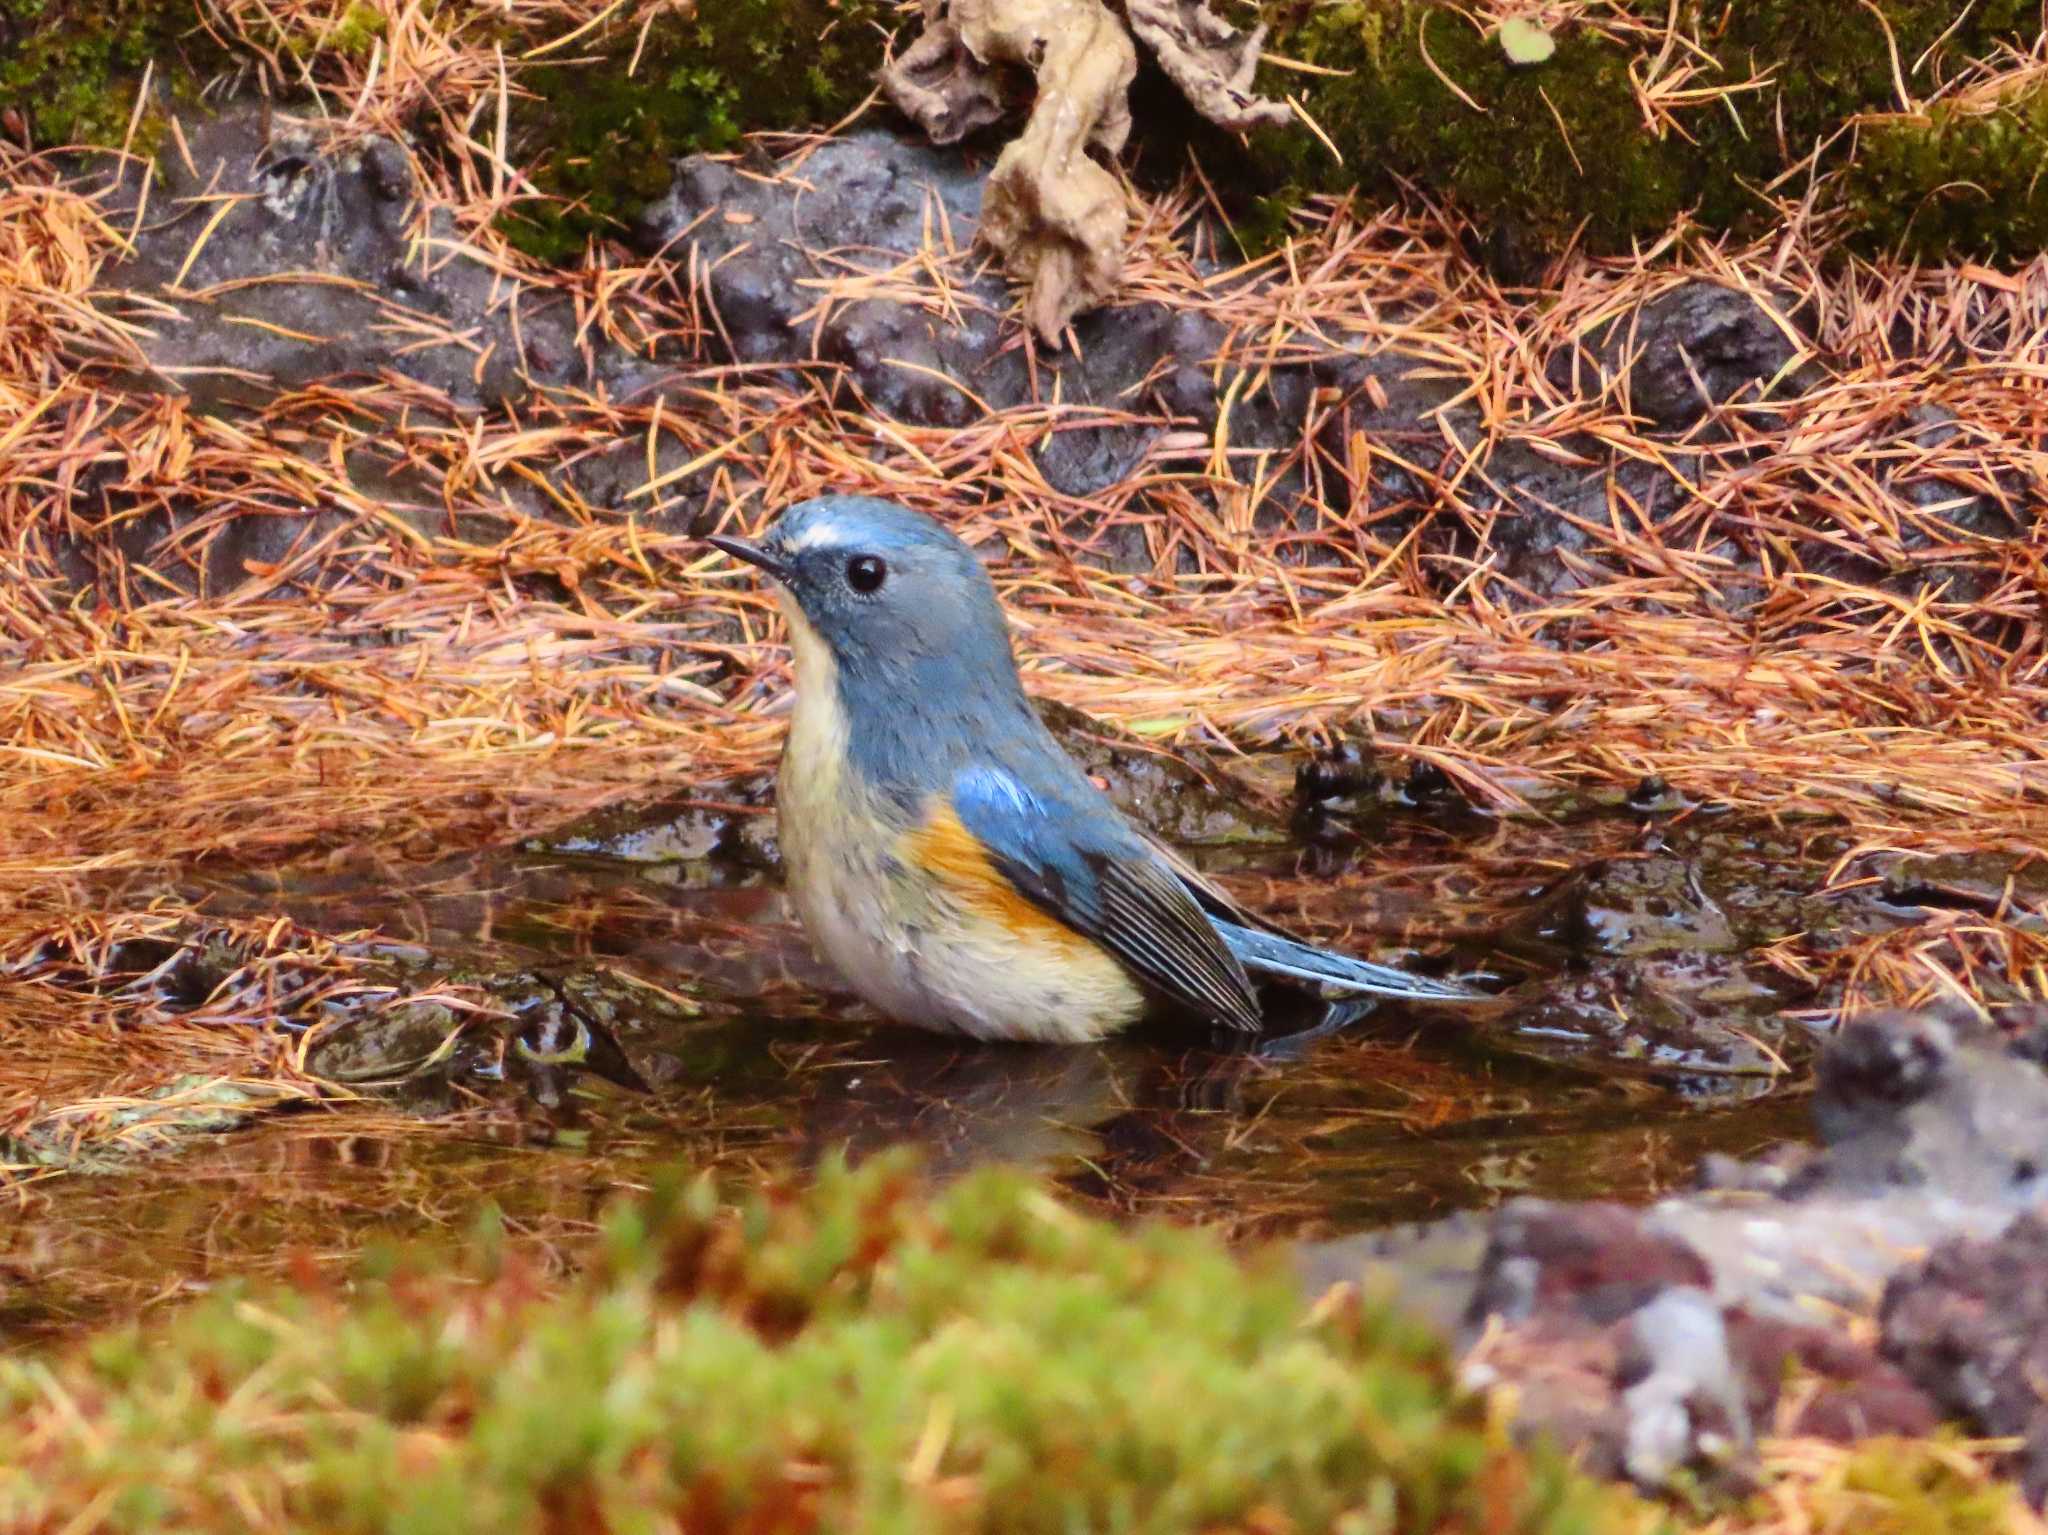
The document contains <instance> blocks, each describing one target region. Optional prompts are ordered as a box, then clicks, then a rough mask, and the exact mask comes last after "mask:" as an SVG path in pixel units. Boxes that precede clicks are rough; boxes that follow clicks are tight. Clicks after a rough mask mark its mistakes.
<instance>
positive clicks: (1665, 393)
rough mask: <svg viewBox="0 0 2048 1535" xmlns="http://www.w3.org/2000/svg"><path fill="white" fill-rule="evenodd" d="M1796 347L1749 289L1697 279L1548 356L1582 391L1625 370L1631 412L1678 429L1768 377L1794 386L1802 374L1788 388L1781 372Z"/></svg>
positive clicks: (1561, 380)
mask: <svg viewBox="0 0 2048 1535" xmlns="http://www.w3.org/2000/svg"><path fill="white" fill-rule="evenodd" d="M1782 312H1783V311H1781V313H1782ZM1798 352H1799V349H1798V348H1797V347H1795V345H1794V343H1793V339H1792V337H1790V336H1788V335H1787V334H1786V332H1785V329H1784V327H1782V326H1780V324H1779V323H1778V321H1777V320H1775V319H1773V318H1772V316H1771V315H1770V313H1769V312H1767V311H1766V310H1765V309H1764V307H1763V305H1762V304H1760V303H1758V302H1757V300H1756V299H1754V298H1752V297H1751V296H1750V295H1749V294H1747V293H1743V292H1741V291H1739V290H1737V289H1734V288H1724V287H1721V286H1719V285H1718V284H1715V283H1709V282H1698V281H1694V282H1688V283H1685V284H1682V285H1681V286H1679V287H1677V288H1674V289H1673V290H1671V291H1670V292H1669V293H1666V294H1663V295H1661V296H1659V297H1657V298H1655V299H1652V300H1651V301H1650V302H1649V303H1647V304H1645V305H1643V306H1642V308H1641V309H1639V310H1637V311H1635V312H1634V313H1633V314H1630V315H1624V316H1620V317H1618V318H1616V319H1614V320H1612V321H1610V322H1608V323H1607V324H1606V325H1605V326H1602V327H1600V328H1598V329H1596V330H1595V331H1594V332H1592V334H1591V335H1590V336H1588V337H1587V339H1586V341H1585V342H1584V343H1582V344H1580V346H1578V347H1577V348H1574V349H1568V350H1566V351H1565V352H1562V353H1560V354H1559V355H1558V356H1557V357H1555V358H1553V359H1552V360H1551V363H1550V368H1549V372H1550V376H1551V378H1552V380H1553V381H1554V382H1556V383H1558V384H1559V385H1560V386H1562V387H1566V388H1570V389H1573V390H1575V391H1578V392H1584V393H1592V392H1594V391H1595V390H1597V389H1598V388H1599V387H1601V386H1602V385H1604V384H1606V383H1607V382H1609V381H1611V380H1614V379H1618V378H1621V377H1622V376H1623V375H1624V374H1625V375H1626V377H1627V383H1628V401H1629V405H1630V406H1631V408H1632V409H1633V410H1634V412H1635V413H1636V414H1637V415H1639V416H1645V417H1647V418H1648V419H1650V420H1651V421H1654V422H1656V423H1657V424H1658V425H1659V426H1662V427H1666V428H1670V429H1673V430H1677V429H1682V428H1685V427H1688V426H1691V425H1692V424H1693V423H1694V422H1696V421H1698V420H1699V419H1700V418H1701V417H1702V416H1704V415H1706V414H1707V413H1708V412H1709V411H1710V410H1713V409H1714V408H1716V407H1717V406H1721V405H1727V404H1731V403H1742V402H1746V403H1752V404H1753V403H1756V402H1757V401H1758V400H1760V399H1761V398H1763V396H1764V394H1765V392H1766V390H1767V389H1769V388H1770V386H1772V385H1773V384H1779V385H1780V386H1781V387H1780V389H1779V390H1778V391H1777V392H1781V393H1796V392H1798V386H1799V383H1800V381H1799V380H1791V381H1790V382H1791V383H1792V384H1793V387H1792V388H1791V389H1785V388H1783V387H1782V385H1783V384H1784V383H1785V382H1787V381H1786V380H1783V379H1781V375H1783V374H1784V373H1785V372H1786V369H1787V367H1788V365H1789V364H1791V362H1792V360H1793V359H1794V358H1795V357H1796V356H1798Z"/></svg>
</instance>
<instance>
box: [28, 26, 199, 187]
mask: <svg viewBox="0 0 2048 1535" xmlns="http://www.w3.org/2000/svg"><path fill="white" fill-rule="evenodd" d="M152 62H154V63H155V65H156V72H155V78H156V80H157V82H158V83H159V84H161V85H163V86H165V87H166V88H167V89H170V90H174V91H179V92H183V93H186V94H189V93H190V92H191V91H192V89H193V87H194V86H195V84H196V83H197V82H198V81H199V79H200V78H201V77H202V76H203V74H204V73H205V72H206V71H207V70H209V69H212V68H214V67H217V66H218V64H219V62H220V51H219V49H218V47H217V46H216V45H215V44H214V43H213V42H212V41H211V39H209V38H208V37H207V36H206V34H205V33H204V32H203V31H202V30H201V29H200V27H199V13H198V9H197V7H196V5H195V3H194V0H109V3H106V4H90V3H87V0H0V109H5V108H12V109H14V110H15V111H17V112H19V113H20V114H21V115H22V117H23V118H25V119H26V120H27V122H28V126H29V131H30V133H31V134H32V135H33V137H34V140H35V143H36V145H37V147H39V148H44V149H48V148H54V147H57V146H60V145H65V144H99V145H107V144H119V143H121V142H122V140H123V139H124V137H125V136H126V134H127V131H128V123H129V120H130V119H131V118H132V117H133V116H134V113H135V93H136V91H137V89H138V88H139V86H140V84H141V81H142V75H143V71H144V68H145V66H147V65H149V64H150V63H152ZM161 132H162V124H161V122H160V121H159V119H158V117H157V115H156V113H155V112H154V110H149V111H146V112H145V113H144V116H143V120H142V123H141V126H140V127H139V129H138V131H137V135H136V137H137V147H138V148H140V149H142V150H144V151H145V152H147V151H148V150H150V149H152V148H154V146H155V143H156V139H157V137H158V135H159V134H160V133H161Z"/></svg>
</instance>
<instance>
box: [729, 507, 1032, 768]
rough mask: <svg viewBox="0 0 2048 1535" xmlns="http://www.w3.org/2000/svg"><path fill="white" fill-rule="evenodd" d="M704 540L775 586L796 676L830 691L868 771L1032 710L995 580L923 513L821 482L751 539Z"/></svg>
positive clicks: (929, 756)
mask: <svg viewBox="0 0 2048 1535" xmlns="http://www.w3.org/2000/svg"><path fill="white" fill-rule="evenodd" d="M710 542H711V543H713V544H715V545H717V546H718V547H719V548H720V549H723V550H725V551H726V553H728V554H731V555H735V556H737V557H738V558H740V559H743V560H746V561H748V562H749V563H750V564H754V565H758V566H760V567H761V569H762V570H764V571H766V572H767V573H768V574H769V575H770V576H772V577H774V579H775V581H776V583H777V584H778V585H779V586H780V587H781V588H782V594H783V606H784V608H785V610H786V611H788V613H789V617H790V629H791V638H792V642H793V645H794V647H795V650H796V655H797V666H798V672H799V685H800V686H802V687H804V688H806V689H813V688H832V689H834V690H835V691H836V693H837V702H838V703H839V705H840V707H841V708H842V709H844V710H845V712H846V715H847V721H848V726H849V732H848V733H849V736H850V738H851V746H852V750H853V752H854V754H855V756H856V757H857V758H861V759H863V761H862V764H861V765H862V766H864V767H866V768H867V769H868V770H869V771H870V773H871V774H873V773H879V774H881V775H882V776H884V777H885V778H886V777H889V776H902V775H903V774H904V773H906V772H908V771H909V768H910V766H911V765H912V764H916V763H922V762H937V761H940V760H943V759H946V758H948V757H957V751H956V750H951V749H950V748H959V747H964V746H965V745H966V744H968V743H971V742H972V741H973V740H975V739H976V738H977V737H978V736H979V735H981V734H982V733H984V732H985V731H986V730H987V729H988V727H989V726H991V725H992V724H994V723H995V722H996V721H997V720H999V719H1001V720H1009V719H1014V718H1015V717H1016V711H1018V710H1019V709H1023V710H1025V711H1026V712H1028V710H1029V705H1028V704H1026V703H1025V700H1024V693H1023V689H1022V687H1021V685H1020V684H1019V683H1018V680H1017V663H1016V660H1015V658H1014V656H1013V655H1012V653H1011V650H1010V636H1009V630H1008V628H1007V626H1006V625H1005V623H1004V621H1003V611H1002V608H1001V606H1000V605H999V604H998V602H997V600H996V590H995V584H994V583H993V582H992V581H990V580H989V578H988V572H987V571H986V570H984V569H983V568H982V565H981V561H979V560H978V559H976V558H975V557H974V551H973V550H971V549H969V548H968V547H967V545H965V544H963V543H962V542H961V541H960V540H959V539H958V538H956V537H954V536H953V535H952V534H951V533H949V532H947V531H946V530H945V529H944V528H942V527H940V526H939V525H938V524H937V523H936V522H933V521H932V520H931V519H930V518H929V517H926V516H923V515H922V514H920V513H918V512H913V511H910V510H909V509H907V508H905V507H901V506H897V505H895V504H894V503H892V502H888V501H878V500H875V499H874V498H872V497H868V496H820V497H818V498H817V499H816V500H812V501H803V502H799V503H798V504H797V505H795V506H792V507H790V508H789V509H788V510H787V511H785V512H784V513H783V514H782V515H781V516H780V517H779V518H777V519H776V521H775V524H774V526H773V527H771V528H770V529H769V530H768V532H767V533H766V534H765V535H764V536H763V537H762V539H761V541H760V542H759V543H758V544H748V543H744V542H742V541H741V540H739V539H735V538H726V537H714V538H712V539H711V540H710ZM1034 718H1035V717H1034Z"/></svg>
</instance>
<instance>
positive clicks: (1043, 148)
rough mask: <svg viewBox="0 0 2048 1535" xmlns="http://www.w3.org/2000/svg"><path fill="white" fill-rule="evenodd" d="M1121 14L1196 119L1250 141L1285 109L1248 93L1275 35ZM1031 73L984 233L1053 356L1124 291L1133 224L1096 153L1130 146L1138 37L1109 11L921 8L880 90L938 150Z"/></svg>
mask: <svg viewBox="0 0 2048 1535" xmlns="http://www.w3.org/2000/svg"><path fill="white" fill-rule="evenodd" d="M1125 9H1126V15H1127V16H1128V18H1129V20H1130V25H1131V29H1132V31H1134V32H1135V33H1136V34H1137V36H1138V37H1139V39H1140V40H1142V41H1143V42H1144V43H1145V45H1146V46H1147V47H1149V48H1151V49H1152V50H1153V51H1154V52H1155V53H1157V54H1158V56H1159V62H1160V65H1161V67H1162V68H1164V69H1165V71H1166V73H1167V75H1168V77H1169V78H1170V79H1172V80H1173V82H1174V84H1175V85H1177V86H1178V87H1179V88H1180V90H1181V92H1182V94H1183V95H1185V96H1186V97H1187V99H1188V100H1189V102H1190V103H1192V104H1193V105H1194V107H1195V109H1196V110H1197V111H1199V112H1201V113H1202V115H1203V116H1205V117H1207V118H1208V119H1209V120H1210V121H1212V122H1214V123H1216V124H1218V125H1219V126H1221V127H1224V128H1227V129H1230V130H1232V131H1233V132H1242V131H1244V130H1246V129H1249V128H1254V127H1257V126H1259V125H1261V124H1265V123H1278V122H1284V121H1286V120H1287V119H1288V118H1289V116H1290V113H1289V110H1288V108H1287V107H1286V106H1284V105H1282V104H1281V103H1278V102H1272V101H1265V100H1262V99H1261V98H1260V97H1259V96H1258V95H1256V94H1255V93H1254V92H1253V90H1252V88H1251V86H1252V76H1253V74H1254V73H1255V71H1256V70H1257V69H1258V63H1259V50H1260V48H1261V47H1262V46H1263V45H1264V43H1265V37H1266V29H1265V28H1264V27H1263V26H1260V27H1256V28H1254V29H1253V30H1252V31H1250V32H1241V31H1239V30H1238V29H1237V28H1235V27H1232V26H1230V25H1229V24H1228V23H1226V22H1224V21H1223V20H1222V19H1221V18H1219V17H1218V16H1216V15H1215V13H1214V12H1212V11H1211V10H1210V9H1209V7H1208V6H1207V5H1206V4H1205V3H1202V0H1127V3H1126V8H1125ZM1012 65H1022V66H1024V67H1025V68H1027V69H1029V70H1031V71H1032V73H1033V74H1034V75H1036V77H1037V83H1038V98H1037V102H1036V105H1035V106H1034V107H1033V109H1032V113H1031V117H1030V120H1029V121H1028V122H1027V123H1026V124H1025V126H1024V132H1023V134H1022V135H1021V136H1020V137H1019V138H1018V139H1017V140H1016V141H1015V142H1014V143H1012V144H1011V145H1010V146H1009V147H1008V148H1006V149H1005V150H1004V151H1003V153H1002V157H1001V158H1000V159H999V160H998V161H997V162H996V167H995V170H994V171H993V172H992V173H991V175H990V177H989V184H988V191H987V193H986V196H985V199H984V201H983V205H982V222H981V234H982V238H983V239H985V240H986V241H987V242H988V243H989V245H990V246H991V247H993V248H994V249H995V250H996V251H997V252H999V253H1000V254H1001V256H1002V258H1003V264H1004V266H1005V267H1006V268H1007V269H1008V270H1009V272H1010V273H1011V275H1013V276H1015V277H1017V278H1018V279H1020V280H1021V281H1023V282H1024V283H1026V284H1027V285H1028V287H1029V290H1030V291H1029V293H1028V295H1027V297H1026V299H1025V312H1026V316H1027V317H1028V318H1029V320H1030V322H1031V325H1032V327H1033V329H1035V330H1036V331H1037V332H1038V333H1039V334H1040V335H1041V336H1043V337H1044V338H1045V339H1046V340H1047V341H1048V342H1052V343H1054V344H1057V342H1058V338H1059V335H1060V332H1062V331H1063V330H1065V329H1066V326H1067V322H1068V321H1070V320H1071V319H1072V318H1073V317H1074V316H1075V315H1076V314H1078V313H1079V312H1080V311H1081V310H1083V309H1087V308H1091V307H1093V306H1094V305H1096V304H1100V303H1102V302H1103V301H1104V300H1106V299H1107V298H1108V297H1109V296H1110V294H1111V293H1112V292H1114V291H1115V287H1116V282H1117V277H1118V274H1119V272H1120V271H1121V269H1122V265H1123V246H1124V231H1125V228H1126V223H1127V218H1126V212H1125V208H1124V198H1123V191H1122V188H1121V187H1120V186H1119V185H1118V183H1117V180H1116V178H1115V177H1114V176H1113V175H1111V174H1110V173H1109V171H1108V170H1106V169H1105V168H1104V167H1103V166H1101V165H1099V164H1098V163H1096V161H1095V160H1094V159H1092V158H1091V157H1090V155H1089V153H1088V151H1089V150H1090V149H1100V150H1102V151H1104V152H1105V153H1107V154H1112V155H1113V154H1115V153H1117V152H1118V151H1119V150H1121V149H1122V148H1123V146H1124V141H1125V140H1126V139H1127V138H1128V137H1129V136H1130V131H1131V115H1130V104H1129V101H1128V99H1127V93H1128V91H1129V89H1130V84H1131V80H1132V78H1133V76H1135V75H1136V73H1137V65H1138V60H1137V50H1136V47H1135V46H1134V45H1133V43H1132V41H1131V33H1130V32H1126V31H1125V30H1124V24H1123V22H1122V21H1121V20H1119V19H1118V17H1117V15H1116V14H1115V13H1114V12H1113V11H1111V10H1110V9H1109V7H1108V6H1107V5H1105V4H1103V3H1102V0H925V4H924V32H923V34H922V35H921V36H920V37H919V38H918V39H917V41H916V42H915V43H914V44H912V45H911V46H910V48H908V49H907V50H906V51H905V52H904V53H903V54H902V55H901V57H899V58H897V59H895V60H894V61H892V62H891V63H890V64H889V65H888V67H887V68H886V69H884V70H883V72H882V86H883V89H884V90H885V91H887V93H888V95H889V99H890V100H891V101H893V102H894V103H895V104H896V105H897V106H898V107H899V108H900V109H901V110H902V111H903V112H904V113H905V114H906V115H907V116H909V117H910V118H911V119H912V120H913V121H914V122H916V123H917V124H918V126H919V127H921V128H923V129H924V131H925V132H926V133H927V134H928V135H930V137H931V138H932V140H933V141H934V142H935V143H940V144H950V143H954V142H956V141H957V140H959V139H961V138H964V137H965V136H966V135H967V134H969V133H972V132H973V131H974V130H975V129H977V128H982V127H986V126H987V125H988V124H990V123H992V122H995V121H996V120H997V119H998V118H999V117H1001V116H1002V115H1003V112H1004V110H1005V107H1006V105H1007V102H1006V96H1005V92H1004V89H1003V77H1002V71H1003V70H1004V68H1005V67H1006V66H1012Z"/></svg>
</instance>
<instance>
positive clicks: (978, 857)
mask: <svg viewBox="0 0 2048 1535" xmlns="http://www.w3.org/2000/svg"><path fill="white" fill-rule="evenodd" d="M934 805H935V808H934V809H933V811H932V813H931V815H930V816H929V817H927V818H926V820H925V823H924V825H922V826H920V827H919V828H918V829H917V830H916V831H913V832H911V833H910V835H909V836H907V837H906V838H905V839H904V853H905V855H906V856H907V858H909V859H910V860H911V861H913V862H915V863H916V864H917V865H918V866H919V867H921V868H922V869H924V870H925V872H926V873H928V874H930V875H931V876H932V878H933V879H934V880H936V881H937V882H938V883H939V884H940V885H941V886H942V887H943V888H944V889H946V890H947V891H949V892H950V893H951V894H952V896H953V898H954V899H955V900H957V901H958V902H959V903H960V904H961V905H962V906H963V907H965V908H966V909H967V910H968V911H970V912H973V913H974V914H975V915H976V916H980V917H985V918H987V919H988V920H989V921H991V922H994V923H996V924H998V925H999V926H1001V928H1002V929H1003V931H1005V932H1007V933H1008V934H1009V935H1010V936H1011V937H1013V938H1015V939H1016V940H1017V941H1018V942H1020V943H1027V944H1030V943H1040V944H1057V945H1059V946H1060V947H1062V948H1068V949H1072V950H1074V951H1075V952H1076V954H1077V956H1078V955H1080V954H1089V955H1093V954H1096V953H1099V952H1100V951H1099V950H1098V949H1097V947H1096V945H1095V943H1094V942H1093V940H1091V939H1089V938H1086V937H1084V936H1082V935H1081V934H1080V933H1077V932H1075V931H1074V930H1073V929H1072V928H1071V927H1068V926H1067V924H1066V923H1064V922H1062V921H1060V920H1059V918H1057V917H1054V916H1051V915H1049V914H1047V913H1046V912H1045V911H1044V910H1042V909H1041V908H1039V907H1038V906H1035V905H1033V904H1032V903H1031V901H1030V900H1028V899H1027V898H1026V897H1025V896H1024V895H1023V894H1022V893H1021V892H1019V891H1018V889H1017V887H1016V886H1015V885H1013V884H1011V883H1010V882H1009V880H1007V879H1006V878H1004V877H1003V873H1002V871H1001V870H1000V869H998V868H997V867H996V866H995V864H994V863H993V862H992V861H991V860H990V859H989V856H988V854H987V853H986V852H985V851H984V850H983V849H982V846H981V843H980V841H979V840H978V839H977V838H976V837H975V835H974V833H973V832H971V831H969V830H968V829H967V828H966V827H965V826H964V825H962V824H961V822H960V817H959V815H958V814H957V813H955V811H954V810H953V807H952V806H951V805H947V804H944V803H943V802H936V801H935V802H934Z"/></svg>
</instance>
